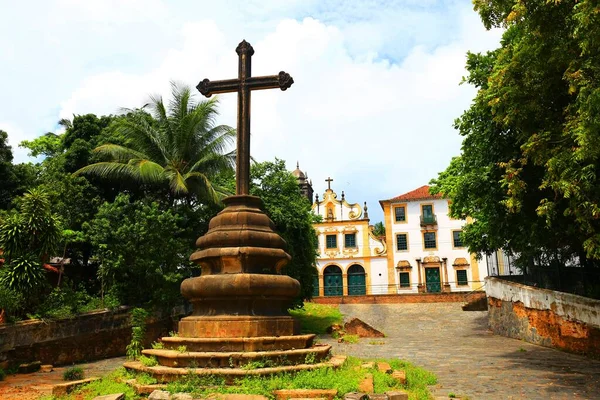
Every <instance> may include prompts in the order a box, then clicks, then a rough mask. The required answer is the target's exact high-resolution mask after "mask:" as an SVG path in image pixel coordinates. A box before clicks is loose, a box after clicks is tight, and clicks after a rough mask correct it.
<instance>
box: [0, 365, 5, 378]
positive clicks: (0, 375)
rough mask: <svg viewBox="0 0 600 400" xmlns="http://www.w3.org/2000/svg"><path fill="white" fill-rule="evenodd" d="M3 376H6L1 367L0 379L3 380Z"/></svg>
mask: <svg viewBox="0 0 600 400" xmlns="http://www.w3.org/2000/svg"><path fill="white" fill-rule="evenodd" d="M4 377H6V372H4V370H3V369H2V368H0V381H3V380H4Z"/></svg>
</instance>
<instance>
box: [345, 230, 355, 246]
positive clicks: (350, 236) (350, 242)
mask: <svg viewBox="0 0 600 400" xmlns="http://www.w3.org/2000/svg"><path fill="white" fill-rule="evenodd" d="M344 245H345V246H346V247H356V233H346V234H345V235H344Z"/></svg>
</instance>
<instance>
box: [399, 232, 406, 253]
mask: <svg viewBox="0 0 600 400" xmlns="http://www.w3.org/2000/svg"><path fill="white" fill-rule="evenodd" d="M396 249H398V251H403V250H408V235H407V234H406V233H399V234H397V235H396Z"/></svg>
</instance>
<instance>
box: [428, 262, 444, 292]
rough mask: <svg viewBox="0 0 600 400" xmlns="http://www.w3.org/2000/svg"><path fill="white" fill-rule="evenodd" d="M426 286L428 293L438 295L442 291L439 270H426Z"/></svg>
mask: <svg viewBox="0 0 600 400" xmlns="http://www.w3.org/2000/svg"><path fill="white" fill-rule="evenodd" d="M425 285H426V287H427V292H428V293H438V292H441V291H442V286H441V282H440V269H439V268H425Z"/></svg>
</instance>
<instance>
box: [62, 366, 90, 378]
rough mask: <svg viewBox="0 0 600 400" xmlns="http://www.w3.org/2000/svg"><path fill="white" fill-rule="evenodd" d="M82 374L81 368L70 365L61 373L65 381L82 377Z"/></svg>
mask: <svg viewBox="0 0 600 400" xmlns="http://www.w3.org/2000/svg"><path fill="white" fill-rule="evenodd" d="M84 375H85V374H84V373H83V368H81V367H71V368H68V369H67V370H66V371H65V372H64V373H63V379H64V380H65V381H79V380H82V379H83V377H84Z"/></svg>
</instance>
